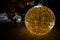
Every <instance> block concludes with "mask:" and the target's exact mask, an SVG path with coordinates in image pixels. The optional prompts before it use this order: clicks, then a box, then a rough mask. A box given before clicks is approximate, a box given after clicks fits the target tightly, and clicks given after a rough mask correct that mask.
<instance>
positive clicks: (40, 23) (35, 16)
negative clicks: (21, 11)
mask: <svg viewBox="0 0 60 40" xmlns="http://www.w3.org/2000/svg"><path fill="white" fill-rule="evenodd" d="M25 25H26V28H27V29H28V30H29V31H30V32H31V33H32V34H35V35H44V34H47V33H48V32H50V31H51V29H52V28H53V27H54V25H55V15H54V13H53V12H52V10H51V9H50V8H48V7H46V6H43V5H37V6H34V7H32V8H31V9H29V10H28V12H27V13H26V15H25Z"/></svg>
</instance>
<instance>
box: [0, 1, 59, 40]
mask: <svg viewBox="0 0 60 40" xmlns="http://www.w3.org/2000/svg"><path fill="white" fill-rule="evenodd" d="M22 2H23V1H22ZM38 2H39V0H37V1H36V2H35V3H36V4H37V3H38ZM15 4H16V3H15ZM16 5H17V4H16ZM16 5H14V6H13V4H12V2H11V0H0V13H1V12H7V13H8V12H9V11H10V10H11V9H12V8H15V9H16V10H17V12H19V11H18V10H19V9H20V8H19V7H16ZM43 5H45V6H47V7H49V8H50V9H51V10H52V11H53V12H54V14H55V17H56V23H55V26H54V28H53V29H52V30H51V32H49V33H48V34H47V35H45V36H36V35H32V34H30V33H29V31H28V30H27V29H26V26H25V24H24V17H23V18H22V19H23V21H22V23H21V24H17V23H13V22H0V29H1V32H0V33H1V36H0V37H2V38H1V39H4V40H60V2H59V0H44V3H43ZM31 7H32V6H27V5H26V6H25V8H23V9H20V11H21V12H20V13H21V14H24V13H26V12H27V11H28V9H29V8H31ZM7 10H9V11H7ZM1 39H0V40H1Z"/></svg>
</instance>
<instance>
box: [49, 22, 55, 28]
mask: <svg viewBox="0 0 60 40" xmlns="http://www.w3.org/2000/svg"><path fill="white" fill-rule="evenodd" d="M54 25H55V22H54V21H53V22H50V26H49V29H52V28H53V27H54Z"/></svg>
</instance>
